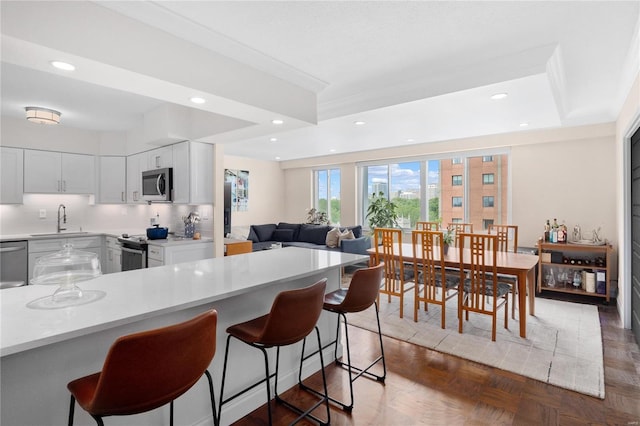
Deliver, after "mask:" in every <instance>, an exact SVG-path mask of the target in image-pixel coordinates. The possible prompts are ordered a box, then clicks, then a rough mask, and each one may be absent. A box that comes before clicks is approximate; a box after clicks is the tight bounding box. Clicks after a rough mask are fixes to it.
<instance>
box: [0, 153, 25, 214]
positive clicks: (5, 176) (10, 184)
mask: <svg viewBox="0 0 640 426" xmlns="http://www.w3.org/2000/svg"><path fill="white" fill-rule="evenodd" d="M23 156H24V151H23V150H22V149H19V148H7V147H4V146H3V147H0V166H1V168H0V204H22V185H23V177H22V176H23V175H22V170H23Z"/></svg>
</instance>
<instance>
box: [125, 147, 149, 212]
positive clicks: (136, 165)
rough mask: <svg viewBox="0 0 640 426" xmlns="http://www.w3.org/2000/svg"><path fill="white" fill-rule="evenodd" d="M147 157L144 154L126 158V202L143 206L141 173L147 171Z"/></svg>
mask: <svg viewBox="0 0 640 426" xmlns="http://www.w3.org/2000/svg"><path fill="white" fill-rule="evenodd" d="M147 160H148V156H147V153H146V152H141V153H139V154H133V155H129V156H128V157H127V202H128V203H130V204H143V203H144V200H143V199H142V172H143V171H145V170H146V169H147V166H148V164H147Z"/></svg>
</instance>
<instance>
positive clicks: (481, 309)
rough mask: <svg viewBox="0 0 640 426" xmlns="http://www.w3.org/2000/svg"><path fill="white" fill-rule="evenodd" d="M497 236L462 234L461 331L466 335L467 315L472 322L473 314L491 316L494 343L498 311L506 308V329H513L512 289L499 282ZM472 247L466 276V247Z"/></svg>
mask: <svg viewBox="0 0 640 426" xmlns="http://www.w3.org/2000/svg"><path fill="white" fill-rule="evenodd" d="M497 239H498V237H497V236H496V235H484V234H465V233H463V234H461V235H460V247H459V248H458V250H459V255H460V281H461V282H463V283H464V284H462V285H461V286H460V287H459V288H458V332H459V333H462V329H463V319H462V316H463V314H464V316H465V320H467V321H468V320H469V312H474V313H480V314H484V315H490V316H491V318H492V327H491V340H492V341H495V340H496V322H497V315H498V308H500V307H501V306H502V305H504V307H505V308H504V328H507V329H508V328H509V314H508V313H509V290H510V287H509V285H508V284H505V283H501V282H498V273H497V266H496V263H497V252H496V251H495V250H493V247H495V246H496V244H497ZM467 242H468V244H469V246H468V248H469V251H470V253H467V256H470V259H469V260H470V261H469V262H468V265H467V271H466V273H465V271H464V268H465V261H464V255H465V245H466V244H467Z"/></svg>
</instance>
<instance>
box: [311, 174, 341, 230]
mask: <svg viewBox="0 0 640 426" xmlns="http://www.w3.org/2000/svg"><path fill="white" fill-rule="evenodd" d="M314 175H315V179H314V182H315V191H314V192H315V197H314V207H315V208H316V210H318V211H321V212H325V213H327V217H328V218H329V222H330V223H332V224H340V169H324V170H315V171H314Z"/></svg>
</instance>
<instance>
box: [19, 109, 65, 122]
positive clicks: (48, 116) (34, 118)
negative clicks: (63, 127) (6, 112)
mask: <svg viewBox="0 0 640 426" xmlns="http://www.w3.org/2000/svg"><path fill="white" fill-rule="evenodd" d="M24 110H25V112H26V113H27V120H29V121H31V122H32V123H38V124H58V123H60V115H61V114H60V112H58V111H56V110H53V109H49V108H40V107H25V109H24Z"/></svg>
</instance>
